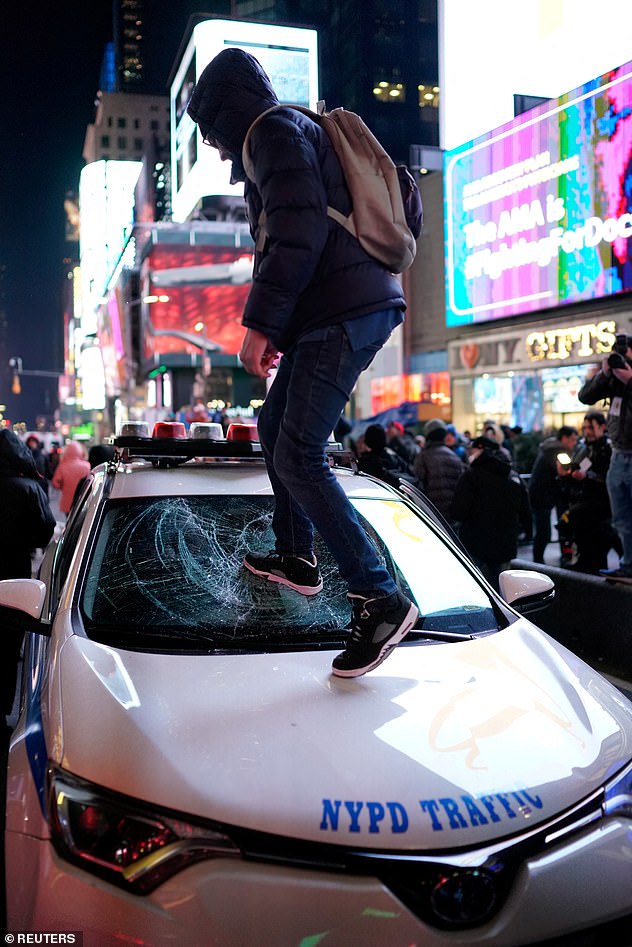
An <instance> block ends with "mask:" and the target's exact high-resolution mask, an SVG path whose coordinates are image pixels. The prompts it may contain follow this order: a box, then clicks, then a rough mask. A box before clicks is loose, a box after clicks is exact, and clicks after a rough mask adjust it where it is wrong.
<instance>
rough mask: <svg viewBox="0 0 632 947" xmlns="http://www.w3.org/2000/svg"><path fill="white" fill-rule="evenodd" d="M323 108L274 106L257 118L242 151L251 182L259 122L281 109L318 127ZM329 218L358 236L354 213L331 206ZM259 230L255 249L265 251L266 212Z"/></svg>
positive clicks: (262, 215)
mask: <svg viewBox="0 0 632 947" xmlns="http://www.w3.org/2000/svg"><path fill="white" fill-rule="evenodd" d="M321 106H322V109H323V111H318V112H313V111H312V110H311V109H308V108H307V107H306V106H305V105H273V106H272V107H271V108H269V109H266V110H265V112H262V113H261V115H258V116H257V117H256V118H255V120H254V122H252V124H251V125H250V127H249V128H248V131H247V132H246V137H245V138H244V144H243V147H242V149H241V163H242V165H243V168H244V171H245V172H246V176H247V177H248V180H249V181H252V182H253V183H254V180H255V168H254V165H253V163H252V158H251V157H250V136H251V134H252V132H253V130H254V128H255V126H256V125H258V124H259V122H260V121H261V120H262V119H263V118H265V116H266V115H269V114H270V113H271V112H276V111H278V110H279V109H294V110H295V111H297V112H302V113H303V115H307V116H308V117H309V118H311V120H312V121H313V122H315V123H316V125H322V119H323V115H324V114H325V113H324V107H325V103H324V102H322V101H321V102H319V103H318V108H319V109H320V108H321ZM327 216H328V217H331V219H332V220H335V221H336V223H337V224H340V226H341V227H344V228H345V230H348V231H349V233H350V234H351V235H352V236H353V237H355V236H356V235H357V234H356V227H355V223H354V220H353V211H352V212H351V213H350V214H349V215H348V216H347V215H346V214H343V213H341V212H340V211H339V210H336V208H335V207H331V206H330V205H327ZM258 229H259V235H258V237H257V243H256V246H255V249H257V250H261V249H263V246H264V244H265V241H266V237H267V233H266V231H265V212H264V211H261V214H260V215H259V220H258Z"/></svg>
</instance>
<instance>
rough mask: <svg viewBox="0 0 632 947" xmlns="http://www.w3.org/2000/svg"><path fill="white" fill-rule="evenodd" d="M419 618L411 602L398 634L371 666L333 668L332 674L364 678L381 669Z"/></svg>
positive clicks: (390, 639)
mask: <svg viewBox="0 0 632 947" xmlns="http://www.w3.org/2000/svg"><path fill="white" fill-rule="evenodd" d="M418 617H419V609H418V608H417V606H416V605H415V604H414V603H413V602H411V605H410V608H409V609H408V612H407V613H406V617H405V618H404V621H403V622H402V623H401V625H400V626H399V629H398V630H397V632H396V633H395V634H394V635H393V637H392V638H389V640H388V641H387V642H386V644H385V645H384V646H383V647H382V650H381V651H380V653H379V654H378V656H377V658H375V659H374V660H373V661H372V662H371V663H370V664H367V665H364V666H363V667H359V668H337V667H334V666H332V668H331V673H332V674H333V675H334V676H335V677H362V675H363V674H368V672H369V671H374V670H375V668H376V667H379V666H380V664H382V663H383V662H384V661H386V659H387V657H388V656H389V654H390V653H391V651H392V650H393V648H396V647H397V645H398V644H399V643H400V642H401V641H403V640H404V638H405V637H406V635H407V634H408V632H409V631H411V630H412V629H413V628H414V627H415V622H416V621H417V619H418Z"/></svg>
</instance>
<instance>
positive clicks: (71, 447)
mask: <svg viewBox="0 0 632 947" xmlns="http://www.w3.org/2000/svg"><path fill="white" fill-rule="evenodd" d="M89 473H90V464H89V463H88V461H87V460H85V459H84V456H83V450H82V448H81V445H80V444H77V442H76V441H70V442H69V443H68V444H66V446H65V448H64V452H63V454H62V455H61V460H60V461H59V464H58V465H57V469H56V470H55V473H54V474H53V480H52V483H53V486H54V487H56V488H57V490H61V498H60V500H59V509H60V510H61V511H62V513H69V512H70V508H71V506H72V501H73V498H74V496H75V490H76V489H77V484H78V483H79V481H80V480H83V478H84V477H87V475H88V474H89Z"/></svg>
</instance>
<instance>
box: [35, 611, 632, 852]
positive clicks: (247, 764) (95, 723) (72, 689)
mask: <svg viewBox="0 0 632 947" xmlns="http://www.w3.org/2000/svg"><path fill="white" fill-rule="evenodd" d="M331 657H332V654H331V653H329V652H294V653H285V654H259V655H252V656H247V655H226V656H204V655H178V654H175V655H174V654H171V655H159V654H146V653H139V652H129V651H122V650H118V649H114V648H109V647H106V646H104V645H100V644H97V643H94V642H91V641H88V640H86V639H84V638H80V637H77V636H75V635H71V636H69V637H68V638H66V640H65V642H64V643H63V644H62V645H61V647H60V650H59V653H58V654H57V655H56V656H54V659H55V664H56V667H57V670H58V673H57V674H56V675H55V676H54V678H53V684H52V687H51V691H50V694H49V700H48V701H47V708H46V711H47V713H46V716H47V718H48V722H47V727H46V730H47V733H46V739H47V742H48V743H49V746H48V749H49V755H50V756H51V758H53V759H54V760H55V761H56V762H59V763H60V764H61V765H62V766H63V767H64V768H66V769H67V770H68V771H70V772H72V773H74V774H76V775H77V776H80V777H83V778H84V779H88V780H91V781H93V782H94V783H97V784H100V785H101V786H104V787H108V788H109V789H112V790H115V791H116V792H120V793H125V794H127V795H130V796H133V797H136V798H138V799H141V800H145V801H147V802H149V803H151V804H152V805H154V806H159V807H169V808H171V809H176V810H178V811H180V812H182V813H189V814H191V815H194V816H198V817H203V818H209V819H214V820H218V821H221V822H224V823H229V824H233V825H239V826H243V827H246V828H252V829H257V830H261V831H266V832H272V833H278V834H281V835H284V836H289V837H293V838H299V839H310V840H318V841H329V842H335V843H339V844H349V843H351V844H353V845H354V846H358V847H371V848H372V849H380V848H390V849H392V848H394V847H396V848H398V849H407V850H414V849H419V848H423V849H425V850H429V849H430V850H431V849H437V850H438V849H445V848H446V847H449V848H454V847H462V846H467V845H473V844H475V845H477V846H480V845H481V844H486V843H489V842H491V841H493V840H495V839H498V838H502V837H504V836H506V835H507V834H510V833H511V834H513V833H514V832H518V831H524V830H527V829H529V828H531V827H532V826H535V825H537V824H539V823H542V822H545V821H547V820H548V819H550V818H552V817H554V816H556V815H557V814H559V813H560V812H562V811H564V810H566V809H568V808H569V807H571V806H573V805H574V804H576V803H577V802H578V801H580V800H582V799H584V798H586V797H587V796H588V795H589V794H590V793H591V792H593V791H594V790H595V789H597V788H598V787H600V786H601V785H603V783H604V781H605V780H606V779H607V778H608V777H609V776H610V775H612V774H614V773H615V772H617V770H618V769H620V768H621V767H622V766H623V765H624V764H625V763H626V762H627V761H628V760H629V759H630V758H631V757H632V704H630V703H628V701H626V700H625V699H624V698H623V696H622V695H621V694H620V693H619V692H618V691H617V690H616V689H615V688H613V687H612V686H611V685H610V684H608V682H607V681H605V680H604V679H603V678H601V677H600V676H599V675H598V674H597V673H596V672H594V671H593V670H592V669H591V668H589V667H588V666H587V665H585V664H584V663H583V662H582V661H580V660H579V659H578V658H577V657H575V656H574V655H573V654H571V653H570V652H568V651H567V650H566V649H564V648H563V647H562V646H560V645H558V644H557V643H556V642H554V641H553V640H552V639H550V638H549V637H548V636H546V635H545V634H544V633H542V632H540V631H539V630H538V629H536V628H535V627H534V626H533V625H531V624H530V623H529V622H527V621H526V620H524V619H521V620H519V621H517V622H516V623H515V624H513V625H512V626H511V627H509V628H508V629H505V630H504V631H501V632H499V633H497V634H493V635H489V636H487V637H484V638H480V639H477V640H472V641H465V642H463V643H460V642H459V643H441V644H435V643H433V644H428V645H425V644H424V645H419V646H404V647H400V648H399V649H397V650H396V651H395V652H394V653H393V655H392V656H391V657H390V658H389V660H388V661H387V662H386V663H385V664H384V665H382V666H381V667H380V668H379V669H377V670H376V671H374V672H373V673H371V674H369V675H366V676H365V677H362V678H359V679H356V680H345V679H337V678H333V677H331V676H330V672H329V669H330V661H331ZM55 708H57V709H55ZM59 708H61V710H60V709H59Z"/></svg>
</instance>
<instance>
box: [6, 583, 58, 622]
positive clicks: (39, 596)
mask: <svg viewBox="0 0 632 947" xmlns="http://www.w3.org/2000/svg"><path fill="white" fill-rule="evenodd" d="M45 599H46V586H45V584H44V583H43V582H41V581H40V580H39V579H3V580H2V581H0V625H8V626H9V627H10V628H12V629H15V630H18V631H35V632H39V633H40V634H46V635H48V634H50V627H49V626H48V625H45V624H43V623H42V621H41V617H42V610H43V608H44V601H45ZM0 633H1V632H0Z"/></svg>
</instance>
